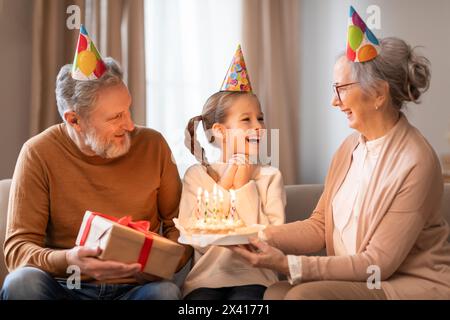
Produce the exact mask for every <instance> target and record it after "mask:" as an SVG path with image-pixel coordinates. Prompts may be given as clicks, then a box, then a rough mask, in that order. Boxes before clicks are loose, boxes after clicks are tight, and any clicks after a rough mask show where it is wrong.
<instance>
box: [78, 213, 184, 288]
mask: <svg viewBox="0 0 450 320" xmlns="http://www.w3.org/2000/svg"><path fill="white" fill-rule="evenodd" d="M149 228H150V222H148V221H137V222H134V221H132V220H131V217H128V216H126V217H123V218H120V219H118V218H115V217H111V216H108V215H105V214H102V213H98V212H91V211H86V213H85V215H84V218H83V222H82V224H81V227H80V231H79V232H78V237H77V240H76V244H77V245H79V246H90V247H96V246H98V247H99V248H100V249H102V253H101V254H100V256H99V258H100V259H102V260H114V261H119V262H124V263H135V262H139V263H140V264H141V265H142V272H146V273H149V274H152V275H155V276H159V277H161V278H164V279H171V278H172V276H173V274H174V273H175V271H176V268H177V266H178V263H179V262H180V259H181V257H182V255H183V253H184V247H183V246H182V245H180V244H178V243H176V242H173V241H171V240H169V239H166V238H164V237H162V236H160V235H159V234H157V233H154V232H150V231H148V230H149Z"/></svg>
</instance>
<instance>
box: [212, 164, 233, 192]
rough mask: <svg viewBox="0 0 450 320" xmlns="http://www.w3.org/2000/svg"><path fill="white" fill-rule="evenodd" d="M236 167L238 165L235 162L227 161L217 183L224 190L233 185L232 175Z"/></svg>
mask: <svg viewBox="0 0 450 320" xmlns="http://www.w3.org/2000/svg"><path fill="white" fill-rule="evenodd" d="M237 169H238V166H237V165H236V164H234V163H229V164H228V166H227V168H226V169H225V172H224V173H223V175H222V176H221V177H220V179H219V181H218V182H217V184H219V185H220V186H221V187H222V188H224V189H225V190H229V189H231V188H232V187H233V182H234V176H235V175H236V171H237Z"/></svg>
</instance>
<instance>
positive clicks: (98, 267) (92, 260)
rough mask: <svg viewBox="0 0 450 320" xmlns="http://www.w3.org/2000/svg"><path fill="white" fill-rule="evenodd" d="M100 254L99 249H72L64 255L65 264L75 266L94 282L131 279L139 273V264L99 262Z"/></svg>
mask: <svg viewBox="0 0 450 320" xmlns="http://www.w3.org/2000/svg"><path fill="white" fill-rule="evenodd" d="M100 253H101V249H100V248H89V247H74V248H72V249H70V250H69V251H67V253H66V260H67V264H68V265H77V266H78V267H79V268H80V270H81V273H82V274H85V275H88V276H90V277H92V278H94V279H96V280H108V279H119V278H126V277H132V276H135V275H136V274H137V273H139V272H140V271H141V265H140V264H139V263H130V264H127V263H122V262H116V261H105V260H100V259H98V258H97V257H98V256H99V255H100Z"/></svg>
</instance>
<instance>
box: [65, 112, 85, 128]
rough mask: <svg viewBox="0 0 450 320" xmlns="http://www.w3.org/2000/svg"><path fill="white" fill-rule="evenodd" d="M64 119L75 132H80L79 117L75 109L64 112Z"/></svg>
mask: <svg viewBox="0 0 450 320" xmlns="http://www.w3.org/2000/svg"><path fill="white" fill-rule="evenodd" d="M64 119H65V120H66V122H67V124H68V125H69V126H71V127H72V128H74V129H75V130H76V131H77V132H80V130H81V127H80V117H79V116H78V114H77V113H76V112H75V111H72V110H69V111H66V112H64Z"/></svg>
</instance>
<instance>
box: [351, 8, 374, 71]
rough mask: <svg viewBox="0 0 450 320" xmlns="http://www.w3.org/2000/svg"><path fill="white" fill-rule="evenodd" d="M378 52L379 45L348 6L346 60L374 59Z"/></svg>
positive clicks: (353, 10)
mask: <svg viewBox="0 0 450 320" xmlns="http://www.w3.org/2000/svg"><path fill="white" fill-rule="evenodd" d="M379 52H380V43H379V42H378V39H377V38H376V37H375V35H374V34H373V33H372V31H370V29H369V28H367V26H366V24H365V23H364V21H363V20H362V19H361V17H360V16H359V14H358V13H357V12H356V10H355V9H354V8H353V7H352V6H350V16H349V18H348V31H347V58H348V59H349V60H350V61H353V62H366V61H370V60H372V59H375V58H376V57H377V56H378V53H379Z"/></svg>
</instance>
